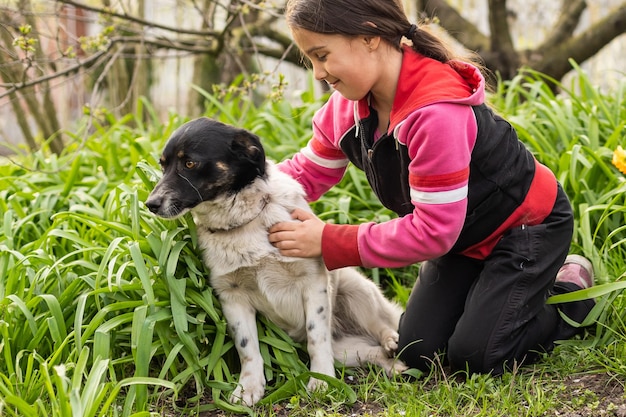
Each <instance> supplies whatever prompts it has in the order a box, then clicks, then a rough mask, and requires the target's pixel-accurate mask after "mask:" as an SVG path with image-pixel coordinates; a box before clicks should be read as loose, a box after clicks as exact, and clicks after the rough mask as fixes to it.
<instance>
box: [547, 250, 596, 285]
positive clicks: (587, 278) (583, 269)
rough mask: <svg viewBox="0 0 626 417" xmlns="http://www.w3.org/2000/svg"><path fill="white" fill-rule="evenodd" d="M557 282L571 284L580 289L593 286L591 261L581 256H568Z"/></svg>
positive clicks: (557, 275) (557, 276)
mask: <svg viewBox="0 0 626 417" xmlns="http://www.w3.org/2000/svg"><path fill="white" fill-rule="evenodd" d="M556 281H557V282H571V283H572V284H575V285H577V286H579V287H580V288H589V287H591V286H592V285H593V266H592V265H591V262H590V261H589V259H587V258H585V257H584V256H580V255H568V256H567V258H565V262H564V263H563V266H562V267H561V269H559V272H558V274H556Z"/></svg>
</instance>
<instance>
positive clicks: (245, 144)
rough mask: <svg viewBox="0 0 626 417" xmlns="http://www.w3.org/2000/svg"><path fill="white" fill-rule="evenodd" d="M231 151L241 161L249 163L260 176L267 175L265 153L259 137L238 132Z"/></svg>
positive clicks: (242, 131)
mask: <svg viewBox="0 0 626 417" xmlns="http://www.w3.org/2000/svg"><path fill="white" fill-rule="evenodd" d="M231 150H232V151H233V153H234V154H235V155H236V156H237V159H239V160H240V161H245V162H249V163H250V164H251V165H252V166H253V167H254V168H255V169H256V173H257V175H258V176H260V177H262V176H264V175H265V151H264V150H263V145H261V139H259V137H258V136H256V135H254V134H252V133H250V132H248V131H246V130H240V131H238V132H237V133H236V134H235V136H234V138H233V142H232V145H231Z"/></svg>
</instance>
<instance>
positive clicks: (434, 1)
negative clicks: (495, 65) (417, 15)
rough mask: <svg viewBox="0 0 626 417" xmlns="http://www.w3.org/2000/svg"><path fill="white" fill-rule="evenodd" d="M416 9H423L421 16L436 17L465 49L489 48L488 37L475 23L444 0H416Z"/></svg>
mask: <svg viewBox="0 0 626 417" xmlns="http://www.w3.org/2000/svg"><path fill="white" fill-rule="evenodd" d="M417 4H418V10H421V11H423V14H425V16H422V18H426V19H432V18H436V19H437V20H438V21H439V24H440V25H441V26H442V27H443V28H445V29H446V31H447V32H448V33H449V34H450V36H452V37H453V38H454V39H456V40H457V41H458V42H459V43H461V44H462V45H464V46H465V47H466V48H467V49H469V50H471V51H476V52H482V51H488V50H489V49H490V43H489V38H488V37H487V36H485V35H484V34H483V33H482V32H481V31H480V30H478V28H477V27H476V25H474V24H473V23H471V22H470V21H468V20H467V19H465V18H464V17H463V16H461V14H460V13H459V12H458V11H457V10H456V9H455V8H453V7H452V6H450V5H449V4H448V2H447V1H445V0H418V1H417Z"/></svg>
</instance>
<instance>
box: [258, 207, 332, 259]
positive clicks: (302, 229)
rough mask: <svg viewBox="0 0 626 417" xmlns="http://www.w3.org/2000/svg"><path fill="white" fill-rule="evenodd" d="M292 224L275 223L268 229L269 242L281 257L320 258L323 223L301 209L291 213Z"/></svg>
mask: <svg viewBox="0 0 626 417" xmlns="http://www.w3.org/2000/svg"><path fill="white" fill-rule="evenodd" d="M291 217H292V218H293V219H294V220H298V221H294V222H281V223H276V224H275V225H273V226H272V227H270V229H269V240H270V243H271V244H272V245H274V246H275V247H276V248H278V250H279V251H280V254H281V255H283V256H292V257H297V258H314V257H317V256H322V231H323V230H324V225H325V223H324V222H323V221H321V220H320V219H319V218H317V216H315V214H313V213H311V212H308V211H305V210H303V209H299V208H297V209H295V210H294V211H293V212H292V213H291Z"/></svg>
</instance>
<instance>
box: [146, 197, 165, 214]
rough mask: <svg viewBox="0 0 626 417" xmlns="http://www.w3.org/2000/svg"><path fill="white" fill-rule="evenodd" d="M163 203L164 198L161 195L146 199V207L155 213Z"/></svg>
mask: <svg viewBox="0 0 626 417" xmlns="http://www.w3.org/2000/svg"><path fill="white" fill-rule="evenodd" d="M162 204H163V199H162V198H161V197H149V198H148V199H147V200H146V207H148V209H149V210H150V211H151V212H153V213H156V212H158V211H159V209H160V208H161V205H162Z"/></svg>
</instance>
